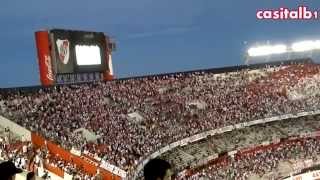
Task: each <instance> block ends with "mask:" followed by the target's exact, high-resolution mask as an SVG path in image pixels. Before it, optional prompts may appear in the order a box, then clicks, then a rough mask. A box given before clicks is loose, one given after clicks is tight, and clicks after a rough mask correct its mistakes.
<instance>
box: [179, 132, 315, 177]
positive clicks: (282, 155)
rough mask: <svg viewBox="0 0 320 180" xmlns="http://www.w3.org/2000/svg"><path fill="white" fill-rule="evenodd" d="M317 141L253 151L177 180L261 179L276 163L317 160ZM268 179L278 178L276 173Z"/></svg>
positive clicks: (305, 141)
mask: <svg viewBox="0 0 320 180" xmlns="http://www.w3.org/2000/svg"><path fill="white" fill-rule="evenodd" d="M319 146H320V139H318V138H308V139H303V140H299V141H291V142H287V143H284V144H281V145H280V146H277V147H273V148H269V149H267V150H264V151H255V152H253V153H249V154H245V155H242V156H238V157H235V158H231V157H227V158H226V159H224V160H223V161H220V162H218V163H215V164H211V165H208V166H207V167H205V168H203V169H202V170H200V171H198V172H196V173H194V174H193V175H191V176H190V177H184V176H181V177H178V179H189V180H198V179H203V180H207V179H217V180H224V179H239V180H246V179H248V178H249V177H250V176H252V175H257V177H259V178H262V177H263V176H264V175H266V174H267V173H270V172H272V171H273V170H275V169H276V168H277V167H278V165H279V163H280V162H282V161H285V160H291V159H308V158H310V159H313V160H316V159H317V160H318V158H319V156H318V155H319V153H320V149H319ZM271 176H272V177H268V178H269V179H279V178H281V177H278V175H277V173H274V174H272V175H271Z"/></svg>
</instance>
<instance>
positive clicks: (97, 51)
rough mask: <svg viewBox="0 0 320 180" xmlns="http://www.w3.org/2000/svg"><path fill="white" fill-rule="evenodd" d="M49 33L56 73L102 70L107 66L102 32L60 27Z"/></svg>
mask: <svg viewBox="0 0 320 180" xmlns="http://www.w3.org/2000/svg"><path fill="white" fill-rule="evenodd" d="M50 33H51V36H52V38H51V41H52V45H53V47H54V49H53V50H54V52H55V56H54V57H55V65H54V67H55V72H57V74H70V73H86V72H103V71H105V70H106V69H107V68H108V67H107V66H108V65H107V62H106V56H105V54H106V43H107V42H106V37H105V35H104V34H103V33H99V32H85V31H71V30H60V29H54V30H51V31H50Z"/></svg>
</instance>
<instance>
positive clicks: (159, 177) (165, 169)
mask: <svg viewBox="0 0 320 180" xmlns="http://www.w3.org/2000/svg"><path fill="white" fill-rule="evenodd" d="M171 169H172V168H171V165H170V164H169V163H168V162H167V161H165V160H162V159H152V160H150V161H149V162H148V163H147V164H146V165H145V166H144V179H145V180H171V177H172V175H173V173H172V170H171Z"/></svg>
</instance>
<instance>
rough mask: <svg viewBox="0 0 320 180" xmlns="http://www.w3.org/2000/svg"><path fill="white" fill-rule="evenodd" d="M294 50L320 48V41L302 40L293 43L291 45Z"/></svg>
mask: <svg viewBox="0 0 320 180" xmlns="http://www.w3.org/2000/svg"><path fill="white" fill-rule="evenodd" d="M291 49H292V51H293V52H303V51H312V50H316V49H320V41H319V40H317V41H301V42H296V43H293V44H292V46H291Z"/></svg>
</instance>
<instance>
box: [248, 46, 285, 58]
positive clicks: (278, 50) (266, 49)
mask: <svg viewBox="0 0 320 180" xmlns="http://www.w3.org/2000/svg"><path fill="white" fill-rule="evenodd" d="M287 49H288V48H287V46H286V45H283V44H278V45H273V46H269V45H268V46H259V47H252V48H250V49H249V50H248V54H249V56H266V55H271V54H282V53H285V52H287Z"/></svg>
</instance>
